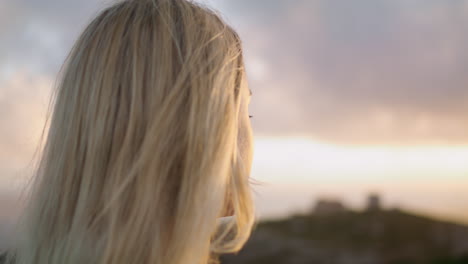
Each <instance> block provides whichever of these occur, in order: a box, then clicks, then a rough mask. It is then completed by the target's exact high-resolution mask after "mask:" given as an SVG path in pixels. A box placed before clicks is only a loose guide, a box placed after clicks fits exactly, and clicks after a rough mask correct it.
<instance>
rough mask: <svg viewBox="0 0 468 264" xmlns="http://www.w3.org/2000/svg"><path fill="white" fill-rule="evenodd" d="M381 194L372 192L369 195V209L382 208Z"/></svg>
mask: <svg viewBox="0 0 468 264" xmlns="http://www.w3.org/2000/svg"><path fill="white" fill-rule="evenodd" d="M380 203H381V202H380V196H379V195H378V194H376V193H372V194H370V195H369V196H368V197H367V211H378V210H380V209H382V206H381V204H380Z"/></svg>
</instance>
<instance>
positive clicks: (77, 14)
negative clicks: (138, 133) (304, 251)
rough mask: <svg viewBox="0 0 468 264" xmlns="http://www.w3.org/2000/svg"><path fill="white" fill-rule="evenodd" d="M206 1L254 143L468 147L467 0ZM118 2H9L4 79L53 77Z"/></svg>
mask: <svg viewBox="0 0 468 264" xmlns="http://www.w3.org/2000/svg"><path fill="white" fill-rule="evenodd" d="M199 1H201V2H205V3H207V4H208V5H211V6H213V7H215V8H218V9H220V11H221V13H222V14H223V16H224V17H225V18H226V19H227V20H228V21H229V22H230V23H231V24H233V25H234V27H235V28H236V29H238V31H239V33H240V34H241V37H242V39H243V41H244V49H245V54H246V61H247V69H248V74H249V80H250V86H251V89H252V90H253V93H254V96H253V98H252V103H251V109H250V114H252V115H254V118H253V124H254V130H255V133H256V134H257V135H278V136H291V135H302V136H309V137H313V138H317V139H320V140H326V141H330V142H334V143H351V144H354V143H369V144H374V143H376V144H382V143H389V144H415V143H433V142H441V143H454V144H467V143H468V122H466V120H467V117H468V104H467V103H466V102H467V101H468V87H467V86H468V75H467V74H466V72H468V52H466V47H467V46H468V35H466V34H465V32H466V30H467V28H468V4H467V3H465V2H464V1H437V0H417V1H411V2H408V1H405V0H395V1H385V0H356V1H352V2H350V1H330V0H317V1H308V0H297V1H283V0H256V1H247V0H199ZM111 3H112V1H111V0H105V1H100V0H84V1H61V0H44V1H41V2H38V1H35V0H15V1H13V0H8V1H5V3H4V4H2V9H1V10H0V76H13V74H14V73H15V72H17V71H18V69H27V71H26V72H27V74H32V75H34V76H45V77H44V78H49V79H53V78H54V76H55V75H56V74H57V72H58V70H59V68H60V65H61V64H62V62H63V60H64V58H65V56H66V54H67V53H68V51H69V49H70V48H71V46H72V44H73V42H74V40H75V39H76V38H77V36H78V34H79V33H80V32H81V30H82V29H83V28H84V26H85V25H86V24H87V23H88V22H89V21H90V19H91V18H92V17H93V16H94V15H95V14H97V12H98V11H99V10H101V9H102V8H103V7H105V6H106V5H109V4H111ZM0 89H3V88H0ZM31 89H32V88H31ZM17 100H21V98H18V99H17ZM0 107H2V106H1V105H0ZM3 108H4V107H3ZM12 114H13V115H14V113H12Z"/></svg>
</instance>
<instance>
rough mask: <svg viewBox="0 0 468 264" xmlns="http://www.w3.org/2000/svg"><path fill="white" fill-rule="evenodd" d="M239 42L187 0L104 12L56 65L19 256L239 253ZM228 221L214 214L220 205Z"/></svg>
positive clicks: (60, 258)
mask: <svg viewBox="0 0 468 264" xmlns="http://www.w3.org/2000/svg"><path fill="white" fill-rule="evenodd" d="M244 75H245V70H244V63H243V57H242V49H241V41H240V39H239V37H238V35H237V34H236V32H235V31H234V30H233V29H232V28H231V27H229V26H228V25H227V24H226V23H225V22H224V21H223V20H222V19H221V18H220V16H219V15H218V14H217V13H216V12H215V11H212V10H210V9H208V8H206V7H203V6H200V5H199V4H195V3H193V2H189V1H186V0H127V1H120V2H117V3H114V4H113V5H111V6H109V7H107V8H106V9H104V10H103V11H102V12H100V13H99V14H98V15H97V17H96V18H94V19H93V20H92V21H91V23H90V24H89V25H88V26H87V27H86V28H85V30H84V32H83V33H82V34H81V35H80V37H79V38H78V40H77V41H76V43H75V45H74V46H73V48H72V50H71V52H70V54H69V56H68V57H67V59H66V61H65V63H64V66H63V68H62V69H61V75H60V79H59V81H58V85H57V86H56V87H57V89H56V91H55V94H54V96H53V97H54V99H53V112H52V116H51V120H50V126H49V128H48V133H47V140H46V142H45V145H44V148H43V150H42V153H41V158H40V160H39V163H38V165H37V166H38V167H37V170H36V173H35V175H34V176H35V177H34V178H33V182H32V187H31V190H30V192H29V194H28V195H29V197H28V200H27V201H28V203H27V207H26V210H25V213H24V215H23V216H22V218H21V222H20V225H19V232H20V234H19V235H20V239H19V240H18V243H17V245H15V246H14V247H12V249H13V250H12V252H10V253H11V254H10V255H9V256H10V257H11V256H12V255H14V257H15V258H16V260H15V261H16V262H15V263H17V264H32V263H35V264H46V263H47V264H75V263H80V264H81V263H99V264H111V263H112V264H119V263H125V264H128V263H139V264H140V263H141V264H143V263H156V264H188V263H191V264H202V263H209V262H211V261H213V262H215V261H216V257H217V256H218V255H219V254H222V253H228V252H236V251H238V250H240V249H241V247H242V246H243V245H244V244H245V242H246V240H247V239H248V237H249V235H250V233H251V230H252V228H253V224H254V208H253V203H252V198H251V190H250V186H249V180H248V175H246V174H248V171H249V170H248V168H246V166H245V165H244V164H243V162H242V159H241V155H240V154H239V151H238V142H237V141H238V131H239V112H240V101H241V98H242V96H241V93H245V92H248V91H246V89H247V87H245V85H243V84H244V82H243V81H241V80H243V78H244ZM229 204H230V205H231V207H232V208H233V209H234V219H235V221H231V222H230V223H229V224H228V225H227V226H222V225H217V219H218V218H219V217H221V216H223V215H224V213H225V212H226V210H227V208H228V207H230V206H229Z"/></svg>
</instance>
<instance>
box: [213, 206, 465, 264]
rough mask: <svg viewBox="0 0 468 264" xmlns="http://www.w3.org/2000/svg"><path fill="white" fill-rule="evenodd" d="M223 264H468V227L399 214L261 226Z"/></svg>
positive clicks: (348, 215) (355, 215)
mask: <svg viewBox="0 0 468 264" xmlns="http://www.w3.org/2000/svg"><path fill="white" fill-rule="evenodd" d="M221 260H222V262H221V263H222V264H367V263H368V264H420V263H421V264H468V227H467V226H462V225H458V224H452V223H447V222H440V221H436V220H433V219H430V218H425V217H421V216H416V215H412V214H409V213H405V212H402V211H399V210H390V211H383V210H375V211H366V212H354V211H343V212H338V213H333V214H321V215H318V214H311V215H302V216H294V217H291V218H288V219H283V220H278V221H268V222H262V223H259V224H258V226H257V227H256V229H255V230H254V232H253V234H252V236H251V239H250V240H249V242H248V243H247V244H246V246H245V247H244V249H243V250H242V251H241V252H239V253H238V254H235V255H225V256H223V257H222V258H221Z"/></svg>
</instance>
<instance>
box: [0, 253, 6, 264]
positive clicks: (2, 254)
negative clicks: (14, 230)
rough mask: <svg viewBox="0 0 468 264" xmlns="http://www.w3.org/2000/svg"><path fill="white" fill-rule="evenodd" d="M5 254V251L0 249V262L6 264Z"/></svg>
mask: <svg viewBox="0 0 468 264" xmlns="http://www.w3.org/2000/svg"><path fill="white" fill-rule="evenodd" d="M7 254H8V252H7V251H0V264H6V260H7Z"/></svg>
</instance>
